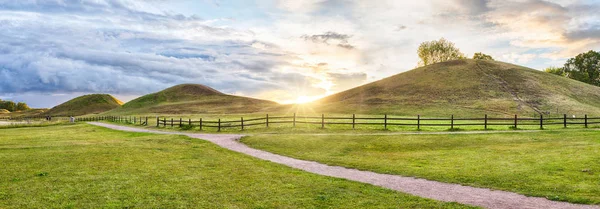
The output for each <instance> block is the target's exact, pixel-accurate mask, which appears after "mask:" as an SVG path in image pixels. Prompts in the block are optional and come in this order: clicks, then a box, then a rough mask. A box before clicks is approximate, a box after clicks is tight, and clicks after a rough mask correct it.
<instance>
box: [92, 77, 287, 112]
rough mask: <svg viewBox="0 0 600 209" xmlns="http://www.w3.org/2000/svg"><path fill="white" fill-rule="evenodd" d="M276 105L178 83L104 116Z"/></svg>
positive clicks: (250, 109)
mask: <svg viewBox="0 0 600 209" xmlns="http://www.w3.org/2000/svg"><path fill="white" fill-rule="evenodd" d="M277 107H278V104H277V103H275V102H272V101H267V100H261V99H254V98H249V97H241V96H234V95H227V94H224V93H221V92H219V91H217V90H215V89H212V88H210V87H208V86H204V85H200V84H181V85H176V86H173V87H170V88H167V89H165V90H162V91H159V92H156V93H151V94H147V95H144V96H141V97H139V98H136V99H134V100H131V101H129V102H127V103H125V104H124V105H123V106H122V107H120V108H117V109H115V110H112V111H109V112H106V113H104V115H111V114H113V115H114V114H117V115H131V114H199V113H208V114H211V113H252V112H260V111H263V110H267V109H272V108H277Z"/></svg>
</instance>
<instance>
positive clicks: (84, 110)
mask: <svg viewBox="0 0 600 209" xmlns="http://www.w3.org/2000/svg"><path fill="white" fill-rule="evenodd" d="M121 104H123V102H121V101H119V100H118V99H116V98H114V97H113V96H111V95H108V94H90V95H84V96H80V97H77V98H75V99H72V100H69V101H67V102H65V103H62V104H60V105H58V106H56V107H53V108H52V109H50V110H48V111H46V112H44V113H43V115H52V116H78V115H87V114H96V113H101V112H105V111H108V110H112V109H114V108H117V107H119V106H121Z"/></svg>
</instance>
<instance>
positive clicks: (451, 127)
mask: <svg viewBox="0 0 600 209" xmlns="http://www.w3.org/2000/svg"><path fill="white" fill-rule="evenodd" d="M450 129H451V130H454V115H452V117H450Z"/></svg>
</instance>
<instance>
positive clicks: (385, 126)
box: [383, 114, 387, 130]
mask: <svg viewBox="0 0 600 209" xmlns="http://www.w3.org/2000/svg"><path fill="white" fill-rule="evenodd" d="M383 129H385V130H387V114H385V115H383Z"/></svg>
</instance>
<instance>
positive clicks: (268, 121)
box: [266, 114, 269, 128]
mask: <svg viewBox="0 0 600 209" xmlns="http://www.w3.org/2000/svg"><path fill="white" fill-rule="evenodd" d="M266 119H267V128H268V127H269V114H267V118H266Z"/></svg>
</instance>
